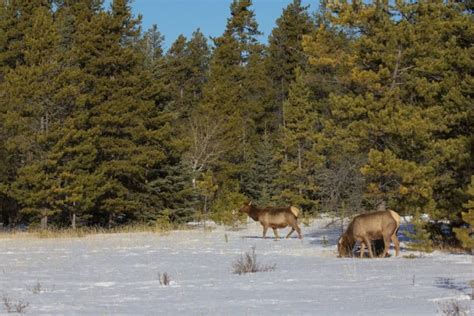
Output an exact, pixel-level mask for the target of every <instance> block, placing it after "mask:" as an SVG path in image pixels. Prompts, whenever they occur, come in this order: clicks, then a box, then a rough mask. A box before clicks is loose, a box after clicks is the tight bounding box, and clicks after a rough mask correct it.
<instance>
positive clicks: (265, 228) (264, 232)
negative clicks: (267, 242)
mask: <svg viewBox="0 0 474 316" xmlns="http://www.w3.org/2000/svg"><path fill="white" fill-rule="evenodd" d="M267 229H268V227H267V226H263V238H267V237H265V236H266V235H267Z"/></svg>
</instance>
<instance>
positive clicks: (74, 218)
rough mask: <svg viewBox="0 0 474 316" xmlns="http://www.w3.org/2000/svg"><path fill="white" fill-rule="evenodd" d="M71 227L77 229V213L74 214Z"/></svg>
mask: <svg viewBox="0 0 474 316" xmlns="http://www.w3.org/2000/svg"><path fill="white" fill-rule="evenodd" d="M71 227H72V229H76V213H75V212H73V213H72V218H71Z"/></svg>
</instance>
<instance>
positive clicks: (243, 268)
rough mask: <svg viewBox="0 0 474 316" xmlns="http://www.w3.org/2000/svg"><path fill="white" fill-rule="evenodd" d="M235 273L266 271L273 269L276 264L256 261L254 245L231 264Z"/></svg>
mask: <svg viewBox="0 0 474 316" xmlns="http://www.w3.org/2000/svg"><path fill="white" fill-rule="evenodd" d="M232 267H233V269H234V273H235V274H239V275H241V274H245V273H255V272H268V271H274V270H275V268H276V264H273V265H262V264H260V263H258V262H257V254H256V253H255V247H252V250H251V251H249V252H246V253H245V254H243V255H241V256H240V257H238V258H237V260H236V261H235V262H234V263H233V265H232Z"/></svg>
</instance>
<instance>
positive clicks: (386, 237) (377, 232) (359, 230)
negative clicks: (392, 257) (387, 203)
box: [337, 210, 400, 258]
mask: <svg viewBox="0 0 474 316" xmlns="http://www.w3.org/2000/svg"><path fill="white" fill-rule="evenodd" d="M399 227H400V215H398V214H397V213H396V212H395V211H392V210H388V211H379V212H373V213H367V214H361V215H358V216H356V217H354V219H353V220H352V222H351V223H350V224H349V226H348V227H347V229H346V231H345V232H344V234H342V236H341V237H340V238H339V241H338V244H337V250H338V252H339V256H340V257H348V256H352V249H353V248H354V245H355V244H356V242H359V244H360V257H361V258H362V257H363V256H364V253H365V247H367V249H368V250H369V256H370V257H371V258H373V257H374V255H373V253H372V245H371V241H372V240H378V239H383V242H384V250H383V252H382V253H381V254H380V257H382V258H383V257H385V255H386V254H387V253H388V250H389V248H390V240H392V242H393V244H394V246H395V252H396V255H397V256H398V254H399V253H400V242H399V241H398V238H397V232H398V228H399Z"/></svg>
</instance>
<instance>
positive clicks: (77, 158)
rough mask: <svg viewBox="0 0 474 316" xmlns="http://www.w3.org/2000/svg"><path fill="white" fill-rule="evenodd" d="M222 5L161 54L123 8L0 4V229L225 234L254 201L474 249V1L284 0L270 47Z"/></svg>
mask: <svg viewBox="0 0 474 316" xmlns="http://www.w3.org/2000/svg"><path fill="white" fill-rule="evenodd" d="M229 3H230V6H229V14H228V18H227V25H226V27H225V29H224V30H222V33H221V35H220V36H218V37H212V38H211V37H208V36H207V35H206V34H203V33H202V32H201V31H200V30H199V29H197V30H195V31H194V33H193V34H192V36H190V37H189V38H187V37H185V36H183V35H181V36H179V37H178V38H176V39H175V40H174V42H173V44H172V45H171V46H170V47H169V49H165V48H164V44H163V43H164V36H163V34H162V33H161V32H160V30H159V28H158V27H157V26H156V25H154V26H153V27H151V28H150V29H148V30H145V29H142V27H141V16H135V15H133V14H132V10H131V5H132V3H131V1H130V0H113V1H111V3H110V5H107V6H106V5H104V3H103V0H79V1H78V0H0V222H2V223H3V225H4V226H9V227H16V226H18V225H20V224H23V225H29V226H32V227H33V226H35V225H39V224H40V223H42V224H43V225H46V223H47V224H48V225H50V226H53V227H58V228H66V227H71V226H72V227H74V228H75V227H92V226H99V227H114V226H120V225H129V224H133V223H144V224H146V225H154V223H156V222H157V221H167V222H170V223H185V222H188V221H196V220H197V221H201V220H207V219H211V220H214V221H216V222H218V223H222V224H232V223H234V222H236V221H238V220H239V217H238V216H237V214H236V212H235V210H237V209H239V208H240V207H241V205H242V203H244V202H245V201H249V200H251V201H253V202H254V203H256V204H258V205H261V206H268V205H289V204H291V205H295V206H297V207H299V208H300V209H301V210H302V211H303V213H304V214H305V216H306V215H307V216H316V215H318V214H322V213H331V214H335V215H337V216H352V215H353V214H359V213H362V212H368V211H373V210H377V209H384V208H387V209H393V210H396V211H397V212H398V213H399V214H400V215H403V216H405V215H407V216H412V217H413V223H415V224H416V236H417V237H418V238H419V239H420V240H424V241H425V242H430V243H431V242H444V241H446V240H448V239H449V240H450V241H449V242H455V243H460V244H461V245H463V246H464V247H473V239H472V233H473V230H472V225H474V177H473V172H472V170H473V158H472V152H473V145H474V136H473V133H472V127H473V126H474V124H473V102H472V97H473V95H474V78H473V74H474V62H473V57H474V47H473V42H474V23H473V15H472V14H473V12H474V11H473V10H474V5H473V3H472V1H441V0H432V1H422V0H420V1H402V0H396V1H386V0H376V1H360V0H353V1H329V0H328V1H320V4H319V8H317V10H316V11H314V12H313V11H310V8H309V7H306V6H304V5H302V3H301V1H300V0H293V1H292V2H291V3H290V4H289V5H288V6H287V7H286V8H284V9H283V10H282V12H281V16H280V17H279V18H278V19H277V20H276V23H275V27H274V29H273V30H272V32H271V34H270V35H269V36H268V42H267V43H262V41H261V40H259V36H260V35H261V31H260V30H259V25H258V17H257V16H256V15H255V12H254V11H253V7H252V1H251V0H233V1H229ZM157 22H159V21H157ZM427 217H428V218H429V219H430V220H426V218H427ZM446 227H448V230H449V231H450V232H451V233H448V234H446V233H445V230H446ZM453 231H454V233H453ZM453 236H454V237H457V239H455V238H454V237H453Z"/></svg>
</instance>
